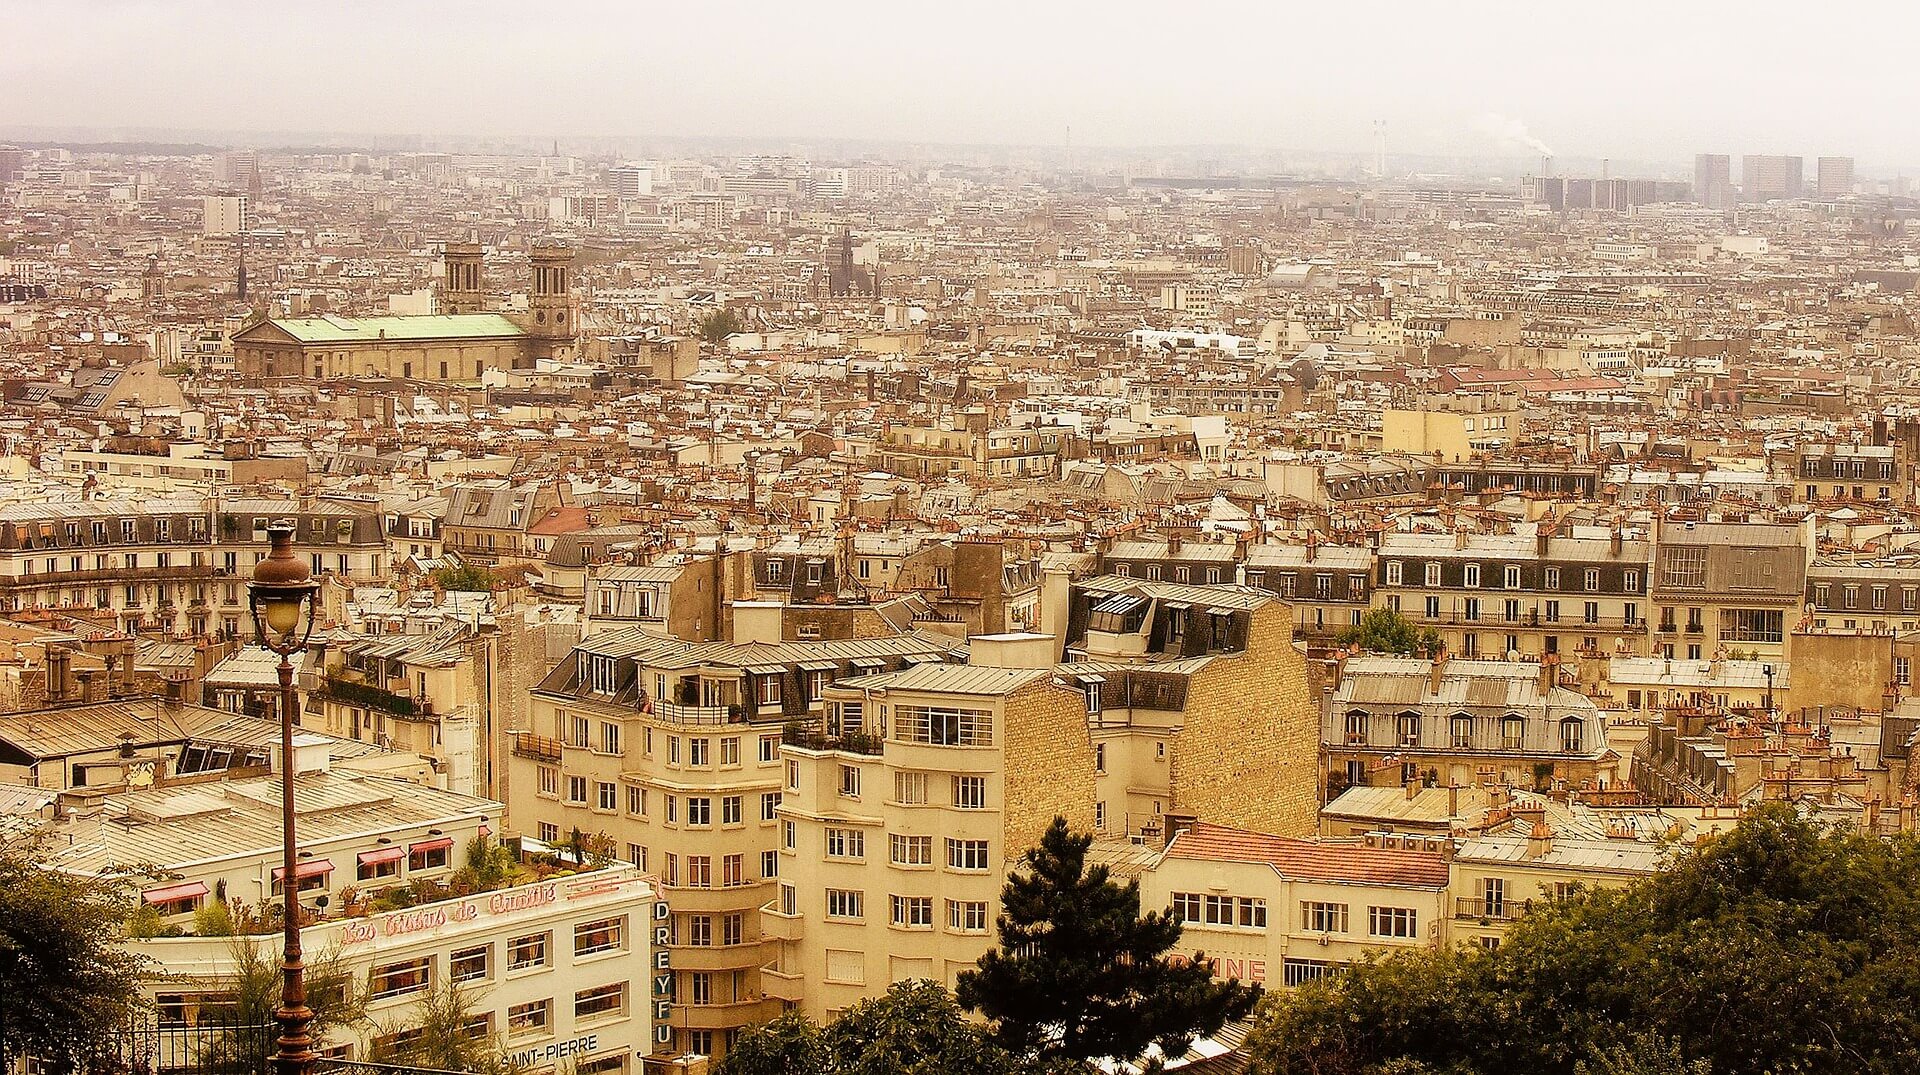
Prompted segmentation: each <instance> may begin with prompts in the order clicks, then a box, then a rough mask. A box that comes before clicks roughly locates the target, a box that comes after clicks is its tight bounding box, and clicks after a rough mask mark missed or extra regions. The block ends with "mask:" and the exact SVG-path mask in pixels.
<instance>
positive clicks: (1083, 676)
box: [1074, 672, 1107, 684]
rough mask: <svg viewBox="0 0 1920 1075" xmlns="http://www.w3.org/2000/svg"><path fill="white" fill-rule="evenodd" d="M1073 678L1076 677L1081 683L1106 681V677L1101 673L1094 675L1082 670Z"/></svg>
mask: <svg viewBox="0 0 1920 1075" xmlns="http://www.w3.org/2000/svg"><path fill="white" fill-rule="evenodd" d="M1074 678H1076V679H1078V680H1079V681H1080V682H1081V683H1085V684H1093V683H1105V682H1106V681H1107V677H1105V676H1101V675H1095V674H1094V673H1092V672H1082V673H1080V674H1079V675H1077V676H1075V677H1074Z"/></svg>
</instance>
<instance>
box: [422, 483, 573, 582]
mask: <svg viewBox="0 0 1920 1075" xmlns="http://www.w3.org/2000/svg"><path fill="white" fill-rule="evenodd" d="M561 503H562V497H561V495H560V486H559V485H557V484H555V483H553V482H526V483H523V484H520V485H515V484H513V483H512V482H509V481H506V480H505V479H500V480H495V481H481V482H473V483H470V484H466V485H459V486H455V487H454V488H453V489H452V490H451V491H449V492H448V494H447V512H446V515H445V517H444V518H443V519H442V520H441V542H442V547H443V548H444V549H445V550H446V551H447V552H450V553H454V554H456V555H458V556H459V557H460V558H461V559H462V560H467V561H470V562H472V563H476V564H482V565H486V566H491V565H493V564H497V563H500V562H501V561H503V560H505V561H512V560H537V559H540V558H541V556H540V554H539V553H537V552H536V550H535V549H534V534H533V527H534V524H536V523H538V522H539V521H540V520H541V519H543V518H545V517H546V514H547V512H549V511H551V510H552V509H554V508H557V507H559V506H560V505H561Z"/></svg>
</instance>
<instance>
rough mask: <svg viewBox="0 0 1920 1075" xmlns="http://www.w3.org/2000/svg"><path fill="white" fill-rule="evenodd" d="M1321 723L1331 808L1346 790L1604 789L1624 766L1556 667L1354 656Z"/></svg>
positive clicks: (1340, 668) (1550, 663)
mask: <svg viewBox="0 0 1920 1075" xmlns="http://www.w3.org/2000/svg"><path fill="white" fill-rule="evenodd" d="M1332 669H1333V674H1334V682H1333V684H1332V686H1333V690H1332V692H1331V693H1330V694H1328V695H1327V699H1326V702H1325V705H1324V709H1323V715H1322V718H1321V721H1322V723H1321V729H1320V736H1321V745H1322V752H1323V755H1324V757H1325V761H1326V787H1327V798H1328V799H1329V800H1330V799H1333V798H1334V797H1336V796H1337V795H1338V794H1339V792H1340V791H1341V790H1343V789H1345V788H1348V787H1358V786H1361V785H1376V784H1386V785H1404V784H1408V783H1411V782H1427V783H1440V784H1449V785H1453V784H1458V785H1462V786H1470V785H1474V784H1491V783H1502V784H1510V785H1515V786H1519V787H1539V786H1544V785H1546V784H1549V783H1551V782H1552V781H1556V780H1559V781H1565V782H1567V783H1569V784H1579V783H1582V782H1587V781H1593V782H1598V783H1611V782H1612V781H1613V780H1614V778H1615V777H1616V775H1617V770H1618V767H1619V765H1620V759H1619V756H1618V755H1617V754H1615V753H1614V752H1613V751H1612V750H1611V749H1610V748H1609V747H1608V745H1607V729H1606V722H1605V720H1604V718H1603V717H1602V714H1601V713H1600V710H1599V709H1598V708H1597V707H1596V706H1595V705H1594V703H1593V701H1592V700H1591V699H1589V698H1588V697H1587V696H1585V695H1583V694H1580V693H1579V692H1577V691H1574V690H1571V689H1569V688H1567V687H1565V686H1562V685H1561V684H1560V675H1559V672H1560V666H1559V662H1558V660H1557V659H1556V658H1555V657H1553V656H1551V655H1549V656H1547V657H1543V658H1542V659H1541V660H1540V661H1538V662H1524V661H1487V660H1480V661H1470V660H1455V659H1450V658H1449V657H1448V656H1447V655H1446V654H1444V653H1442V654H1440V655H1439V656H1437V657H1435V658H1434V659H1432V660H1425V659H1420V658H1410V657H1353V658H1348V659H1346V660H1344V661H1340V662H1336V663H1335V664H1334V665H1333V666H1332Z"/></svg>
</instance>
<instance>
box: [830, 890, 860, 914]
mask: <svg viewBox="0 0 1920 1075" xmlns="http://www.w3.org/2000/svg"><path fill="white" fill-rule="evenodd" d="M864 902H865V896H864V894H863V893H861V892H859V891H858V890H855V889H850V888H830V889H827V917H828V918H848V919H859V918H863V917H865V915H866V912H865V910H864V909H863V907H862V905H863V903H864Z"/></svg>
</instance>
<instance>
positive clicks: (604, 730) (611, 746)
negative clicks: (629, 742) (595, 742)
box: [600, 720, 620, 754]
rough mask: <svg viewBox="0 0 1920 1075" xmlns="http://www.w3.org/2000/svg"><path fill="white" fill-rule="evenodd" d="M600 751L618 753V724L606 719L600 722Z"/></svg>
mask: <svg viewBox="0 0 1920 1075" xmlns="http://www.w3.org/2000/svg"><path fill="white" fill-rule="evenodd" d="M600 753H602V754H618V753H620V726H619V725H618V724H612V723H609V722H607V721H604V720H603V721H601V722H600Z"/></svg>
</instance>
